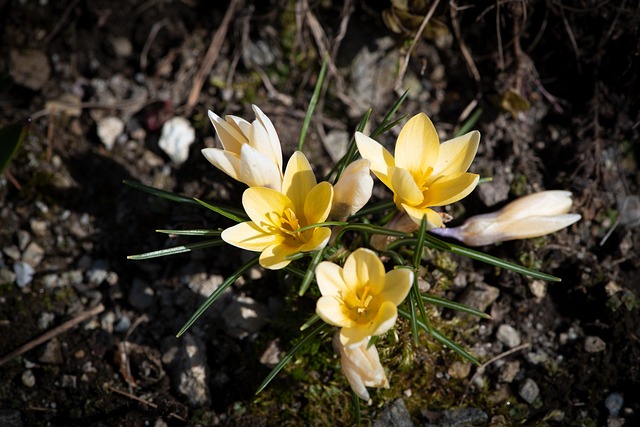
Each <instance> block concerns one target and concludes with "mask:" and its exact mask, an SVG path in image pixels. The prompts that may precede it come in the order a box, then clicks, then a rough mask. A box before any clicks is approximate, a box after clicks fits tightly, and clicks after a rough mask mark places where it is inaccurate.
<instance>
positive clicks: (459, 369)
mask: <svg viewBox="0 0 640 427" xmlns="http://www.w3.org/2000/svg"><path fill="white" fill-rule="evenodd" d="M447 372H448V373H449V375H451V376H452V377H453V378H467V376H469V373H470V372H471V364H470V363H464V362H459V361H456V362H453V363H452V364H451V366H449V370H448V371H447Z"/></svg>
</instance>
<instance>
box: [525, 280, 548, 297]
mask: <svg viewBox="0 0 640 427" xmlns="http://www.w3.org/2000/svg"><path fill="white" fill-rule="evenodd" d="M529 290H530V291H531V293H532V294H533V296H534V297H536V300H541V299H542V298H544V296H545V295H546V294H547V282H545V281H543V280H532V281H531V282H529Z"/></svg>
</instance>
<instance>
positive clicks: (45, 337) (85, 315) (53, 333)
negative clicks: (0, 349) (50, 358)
mask: <svg viewBox="0 0 640 427" xmlns="http://www.w3.org/2000/svg"><path fill="white" fill-rule="evenodd" d="M103 311H104V305H102V304H98V305H96V306H95V307H93V308H91V309H89V310H87V311H84V312H82V313H80V314H78V315H77V316H76V317H74V318H73V319H71V320H67V321H66V322H64V323H63V324H62V325H60V326H57V327H55V328H53V329H51V330H50V331H48V332H45V333H44V334H42V335H40V336H39V337H38V338H36V339H34V340H32V341H29V342H28V343H26V344H25V345H23V346H20V347H18V348H17V349H15V350H13V351H12V352H10V353H9V354H7V355H6V356H4V357H3V358H2V359H0V366H2V365H4V364H5V363H7V362H9V361H10V360H13V359H14V358H16V357H18V356H20V355H21V354H23V353H26V352H27V351H29V350H31V349H33V348H34V347H37V346H39V345H40V344H43V343H45V342H47V341H49V340H50V339H52V338H55V337H57V336H58V335H60V334H61V333H63V332H66V331H68V330H69V329H71V328H73V327H74V326H76V325H78V324H80V323H82V322H84V321H85V320H88V319H90V318H91V317H93V316H96V315H98V314H100V313H102V312H103Z"/></svg>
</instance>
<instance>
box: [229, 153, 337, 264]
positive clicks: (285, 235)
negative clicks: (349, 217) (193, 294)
mask: <svg viewBox="0 0 640 427" xmlns="http://www.w3.org/2000/svg"><path fill="white" fill-rule="evenodd" d="M332 199H333V187H332V186H331V184H329V183H328V182H321V183H320V184H316V178H315V176H314V174H313V170H312V169H311V165H309V162H308V161H307V158H306V157H305V156H304V154H302V152H300V151H296V152H295V153H294V154H293V155H292V156H291V158H290V159H289V163H288V164H287V168H286V170H285V173H284V179H283V183H282V192H280V191H276V190H273V189H271V188H263V187H250V188H247V189H246V190H245V192H244V194H243V195H242V205H243V207H244V209H245V211H246V213H247V215H248V216H249V218H250V219H251V221H247V222H243V223H240V224H238V225H235V226H233V227H231V228H228V229H226V230H224V231H223V232H222V239H223V240H224V241H225V242H227V243H229V244H231V245H234V246H237V247H239V248H242V249H246V250H249V251H256V252H261V254H260V265H262V266H263V267H265V268H268V269H271V270H277V269H280V268H284V267H286V266H287V265H288V264H289V263H290V262H291V261H290V260H289V259H287V257H288V256H289V255H292V254H294V253H297V252H309V251H313V250H316V249H320V248H323V247H324V246H325V245H326V244H327V242H328V240H329V237H330V236H331V230H330V229H329V228H327V227H322V226H320V227H312V228H310V229H306V230H302V231H300V229H301V228H302V227H305V226H308V225H312V224H319V223H322V222H324V221H325V220H326V219H327V217H328V216H329V211H330V209H331V202H332Z"/></svg>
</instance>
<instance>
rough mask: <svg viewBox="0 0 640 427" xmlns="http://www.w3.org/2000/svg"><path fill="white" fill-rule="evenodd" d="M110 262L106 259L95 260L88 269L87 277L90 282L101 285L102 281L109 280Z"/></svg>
mask: <svg viewBox="0 0 640 427" xmlns="http://www.w3.org/2000/svg"><path fill="white" fill-rule="evenodd" d="M108 268H109V262H108V261H107V260H104V259H97V260H95V261H94V262H93V263H92V265H91V268H90V269H89V271H87V279H88V280H89V282H90V283H92V284H94V285H100V284H102V282H104V281H105V280H107V276H108V275H109V271H108Z"/></svg>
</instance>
